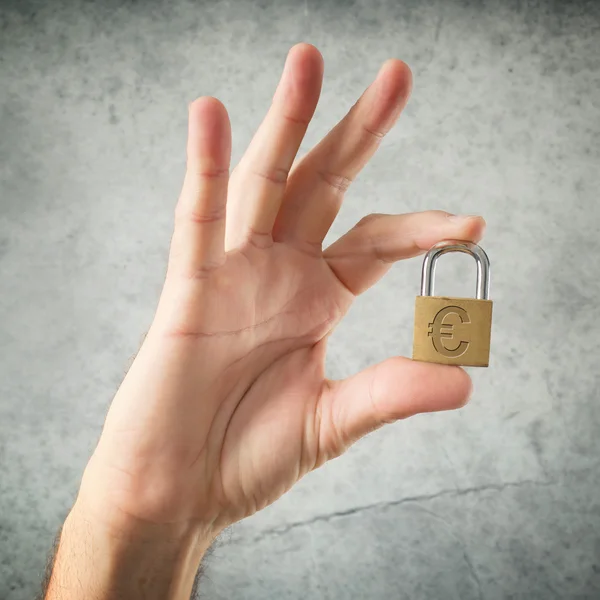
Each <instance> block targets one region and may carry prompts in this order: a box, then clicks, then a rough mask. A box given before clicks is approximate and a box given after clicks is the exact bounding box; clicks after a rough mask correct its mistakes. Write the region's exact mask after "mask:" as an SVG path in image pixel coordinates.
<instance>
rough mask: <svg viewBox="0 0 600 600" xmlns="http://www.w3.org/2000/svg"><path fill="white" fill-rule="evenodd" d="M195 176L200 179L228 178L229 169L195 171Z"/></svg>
mask: <svg viewBox="0 0 600 600" xmlns="http://www.w3.org/2000/svg"><path fill="white" fill-rule="evenodd" d="M196 176H197V177H199V178H200V179H218V178H220V177H228V176H229V169H207V170H206V171H196Z"/></svg>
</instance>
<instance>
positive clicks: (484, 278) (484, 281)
mask: <svg viewBox="0 0 600 600" xmlns="http://www.w3.org/2000/svg"><path fill="white" fill-rule="evenodd" d="M448 252H464V253H465V254H470V255H471V256H472V257H473V258H474V259H475V262H476V263H477V289H476V292H475V298H477V300H488V299H489V296H490V259H489V258H488V256H487V254H486V253H485V251H484V250H483V248H482V247H481V246H478V245H477V244H474V243H472V242H463V241H460V240H447V241H444V242H440V243H438V244H436V245H435V246H433V247H432V248H431V249H430V250H429V251H428V252H427V254H425V258H424V259H423V269H422V271H421V296H433V289H434V280H435V267H436V264H437V261H438V258H439V257H440V256H442V254H447V253H448Z"/></svg>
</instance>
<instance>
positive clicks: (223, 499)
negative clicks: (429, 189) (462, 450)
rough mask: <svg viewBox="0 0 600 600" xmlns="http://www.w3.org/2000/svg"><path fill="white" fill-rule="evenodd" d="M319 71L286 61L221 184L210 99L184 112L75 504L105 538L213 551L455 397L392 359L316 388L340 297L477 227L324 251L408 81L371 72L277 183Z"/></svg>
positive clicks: (437, 368) (420, 230)
mask: <svg viewBox="0 0 600 600" xmlns="http://www.w3.org/2000/svg"><path fill="white" fill-rule="evenodd" d="M322 73H323V64H322V58H321V56H320V54H319V53H318V51H317V50H316V49H315V48H313V47H312V46H309V45H299V46H296V47H294V48H293V49H292V50H291V52H290V54H289V56H288V60H287V62H286V66H285V69H284V73H283V76H282V79H281V82H280V84H279V87H278V89H277V91H276V93H275V96H274V100H273V104H272V106H271V108H270V110H269V112H268V114H267V116H266V118H265V120H264V122H263V123H262V125H261V126H260V128H259V130H258V132H257V133H256V136H255V138H254V139H253V141H252V143H251V145H250V147H249V148H248V150H247V152H246V154H245V156H244V157H243V158H242V160H241V162H240V164H239V165H238V166H237V167H236V169H235V170H234V171H233V173H232V175H231V177H230V176H229V161H230V148H231V133H230V125H229V120H228V116H227V113H226V111H225V108H224V107H223V106H222V105H221V104H220V103H219V102H218V101H217V100H215V99H212V98H201V99H199V100H197V101H195V102H194V103H193V104H192V105H191V106H190V111H189V137H188V148H187V156H188V162H187V172H186V175H185V180H184V184H183V189H182V192H181V197H180V199H179V202H178V205H177V209H176V216H175V230H174V235H173V239H172V245H171V252H170V258H169V265H168V273H167V277H166V281H165V285H164V289H163V292H162V295H161V299H160V302H159V306H158V309H157V312H156V316H155V319H154V322H153V323H152V326H151V328H150V330H149V332H148V335H147V337H146V339H145V341H144V343H143V345H142V348H141V349H140V352H139V353H138V356H137V357H136V359H135V361H134V363H133V365H132V367H131V369H130V371H129V373H128V374H127V376H126V378H125V380H124V382H123V384H122V386H121V388H120V389H119V391H118V393H117V395H116V397H115V399H114V401H113V403H112V406H111V408H110V411H109V414H108V417H107V420H106V423H105V427H104V430H103V433H102V436H101V439H100V441H99V444H98V447H97V449H96V451H95V452H94V455H93V457H92V459H91V460H90V463H89V465H88V467H87V469H86V472H85V475H84V479H83V483H82V488H81V492H80V499H79V501H78V502H80V503H83V504H85V506H86V507H87V508H88V510H90V511H92V512H95V513H96V514H102V518H103V519H105V520H107V521H110V522H111V524H115V523H120V524H123V523H128V522H131V521H135V522H138V523H149V524H153V525H158V526H161V527H163V526H164V527H173V528H178V530H187V529H192V528H195V529H197V530H199V531H201V532H202V535H203V536H205V537H206V538H207V539H212V538H213V537H214V536H215V535H217V534H218V533H219V531H221V530H222V529H223V528H225V527H226V526H228V525H230V524H231V523H233V522H235V521H237V520H239V519H242V518H244V517H246V516H248V515H251V514H253V513H254V512H256V511H258V510H260V509H262V508H264V507H265V506H267V505H268V504H270V503H271V502H273V501H274V500H276V499H277V498H278V497H279V496H281V494H283V493H284V492H285V491H287V490H288V489H289V488H290V487H291V486H292V485H294V483H296V482H297V481H298V480H299V479H300V478H301V477H302V476H303V475H305V474H306V473H307V472H309V471H311V470H312V469H314V468H316V467H318V466H319V465H321V464H323V463H324V462H325V461H327V460H329V459H331V458H333V457H335V456H338V455H340V454H341V453H342V452H344V450H345V449H346V448H348V446H349V445H350V444H352V443H353V442H354V441H355V440H357V439H358V438H360V437H361V436H363V435H365V434H366V433H368V432H370V431H372V430H374V429H376V428H377V427H379V426H381V425H382V424H384V423H389V422H391V421H394V420H396V419H401V418H405V417H408V416H411V415H414V414H416V413H421V412H430V411H439V410H447V409H454V408H458V407H460V406H462V405H463V404H464V403H465V402H466V400H467V398H468V396H469V393H470V388H471V383H470V379H469V377H468V375H467V374H466V373H465V372H464V371H463V370H462V369H460V368H457V367H448V366H442V365H434V364H426V363H417V362H413V361H411V360H409V359H406V358H400V357H394V358H390V359H389V360H387V361H385V362H383V363H381V364H378V365H375V366H372V367H370V368H368V369H366V370H365V371H363V372H361V373H359V374H357V375H355V376H353V377H350V378H349V379H347V380H345V381H328V380H327V379H326V378H325V375H324V359H325V350H326V345H327V339H328V336H329V334H330V333H331V332H332V331H333V329H334V328H335V326H336V325H337V324H338V323H339V321H340V319H341V318H342V317H343V316H344V314H345V313H346V312H347V311H348V309H349V307H350V305H351V303H352V301H353V300H354V298H355V297H356V296H357V295H359V294H361V293H362V292H364V291H365V290H367V289H368V288H369V287H371V286H372V285H373V284H374V283H375V282H376V281H377V280H379V279H380V278H381V277H382V276H383V275H384V273H385V272H386V271H387V270H388V269H389V268H390V266H391V265H392V264H393V263H394V262H395V261H397V260H401V259H404V258H409V257H413V256H416V255H418V254H419V253H421V252H422V251H424V250H427V249H428V248H429V247H430V246H432V245H433V244H434V243H436V242H438V241H440V240H443V239H448V238H453V239H463V240H472V241H477V240H478V239H479V238H480V236H481V235H482V232H483V228H484V222H483V220H482V219H481V218H479V217H466V218H458V217H452V216H449V215H448V214H446V213H443V212H439V211H431V212H423V213H415V214H407V215H370V216H368V217H366V218H365V219H363V220H362V221H360V222H359V223H358V225H357V226H356V227H354V228H353V229H352V230H350V231H349V232H348V233H347V234H346V235H344V236H343V237H341V238H340V239H339V240H338V241H336V242H335V243H333V244H332V245H331V246H330V247H329V248H327V249H326V250H324V251H323V250H322V242H323V239H324V237H325V235H326V234H327V231H328V230H329V228H330V226H331V224H332V222H333V220H334V218H335V217H336V215H337V212H338V210H339V208H340V204H341V201H342V198H343V195H344V192H345V190H346V189H347V187H348V185H349V184H350V182H351V181H352V180H353V179H354V177H355V176H356V175H357V174H358V172H359V171H360V170H361V169H362V167H363V166H364V165H365V164H366V162H367V161H368V160H369V158H370V157H371V156H372V154H373V153H374V152H375V150H376V148H377V146H378V145H379V143H380V141H381V139H382V137H383V136H384V134H385V133H386V132H387V131H389V129H390V128H391V127H392V126H393V124H394V123H395V121H396V120H397V118H398V116H399V114H400V112H401V110H402V108H403V107H404V105H405V103H406V101H407V99H408V96H409V92H410V87H411V74H410V71H409V69H408V67H407V66H406V65H405V64H404V63H402V62H400V61H396V60H391V61H388V62H386V63H385V64H384V65H383V67H382V69H381V71H380V72H379V74H378V76H377V78H376V80H375V81H374V83H373V84H371V86H369V88H367V90H366V91H365V93H364V94H363V95H362V96H361V98H360V99H359V101H358V102H357V103H356V105H355V106H354V107H353V108H352V109H351V111H350V112H349V113H348V115H347V116H346V117H345V118H344V119H343V120H342V121H341V122H340V123H339V124H338V125H337V126H336V127H335V128H334V129H333V130H332V131H331V132H330V133H329V134H328V135H327V136H326V137H325V138H324V139H323V141H322V142H321V143H320V144H319V145H318V146H316V147H315V148H314V149H313V150H312V151H311V152H310V153H309V154H308V155H307V156H306V157H305V158H304V159H302V160H301V161H300V162H299V163H298V164H297V165H296V166H295V168H294V169H292V170H291V171H290V169H291V167H292V163H293V161H294V159H295V156H296V153H297V151H298V148H299V146H300V143H301V141H302V139H303V136H304V134H305V131H306V128H307V126H308V123H309V121H310V119H311V117H312V115H313V112H314V110H315V107H316V104H317V100H318V97H319V93H320V87H321V80H322ZM288 172H289V176H288Z"/></svg>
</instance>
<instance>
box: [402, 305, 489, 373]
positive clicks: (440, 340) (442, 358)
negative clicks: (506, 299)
mask: <svg viewBox="0 0 600 600" xmlns="http://www.w3.org/2000/svg"><path fill="white" fill-rule="evenodd" d="M492 304H493V303H492V301H491V300H476V299H474V298H446V297H440V296H417V300H416V302H415V331H414V341H413V360H420V361H425V362H433V363H440V364H444V365H461V366H463V367H487V366H488V364H489V359H490V340H491V333H492Z"/></svg>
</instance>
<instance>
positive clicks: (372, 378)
mask: <svg viewBox="0 0 600 600" xmlns="http://www.w3.org/2000/svg"><path fill="white" fill-rule="evenodd" d="M471 389H472V385H471V378H470V377H469V375H467V373H466V372H465V371H464V370H463V369H461V368H460V367H455V366H448V365H438V364H432V363H425V362H416V361H412V360H410V359H408V358H401V357H395V358H390V359H388V360H386V361H384V362H382V363H379V364H377V365H374V366H371V367H368V368H367V369H365V370H364V371H361V372H360V373H358V374H356V375H353V376H352V377H349V378H348V379H344V380H342V381H329V382H327V385H326V387H325V389H324V391H323V394H322V395H321V398H320V400H319V402H320V406H319V412H320V416H321V419H320V423H319V421H317V422H318V423H319V431H318V432H316V433H317V435H318V439H319V457H318V458H317V465H320V464H323V463H324V462H325V461H327V460H329V459H331V458H334V457H336V456H339V455H340V454H342V453H343V452H344V451H345V450H346V449H347V448H348V447H349V446H350V445H351V444H353V443H354V442H355V441H357V440H358V439H359V438H361V437H363V436H364V435H366V434H367V433H370V432H371V431H374V430H375V429H378V428H379V427H381V426H382V425H384V424H386V423H392V422H394V421H397V420H399V419H405V418H407V417H411V416H413V415H416V414H418V413H426V412H436V411H442V410H452V409H456V408H461V407H462V406H464V405H465V404H466V403H467V401H468V399H469V396H470V394H471Z"/></svg>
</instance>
